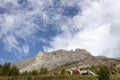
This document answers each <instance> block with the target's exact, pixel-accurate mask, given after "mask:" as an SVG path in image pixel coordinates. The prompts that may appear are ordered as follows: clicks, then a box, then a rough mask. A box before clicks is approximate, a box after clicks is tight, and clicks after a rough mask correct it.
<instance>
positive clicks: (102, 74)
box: [98, 66, 110, 80]
mask: <svg viewBox="0 0 120 80" xmlns="http://www.w3.org/2000/svg"><path fill="white" fill-rule="evenodd" d="M109 78H110V71H109V68H108V67H105V66H103V67H101V68H100V70H99V72H98V79H99V80H109Z"/></svg>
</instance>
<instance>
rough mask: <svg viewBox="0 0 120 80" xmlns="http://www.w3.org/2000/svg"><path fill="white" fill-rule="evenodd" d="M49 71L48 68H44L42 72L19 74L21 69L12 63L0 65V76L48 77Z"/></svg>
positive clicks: (34, 71)
mask: <svg viewBox="0 0 120 80" xmlns="http://www.w3.org/2000/svg"><path fill="white" fill-rule="evenodd" d="M48 73H49V71H48V69H47V68H44V67H42V68H41V69H40V70H33V71H29V72H28V71H25V72H23V73H20V72H19V69H18V68H17V67H16V66H15V65H12V64H11V63H5V64H3V65H0V76H26V75H46V74H48Z"/></svg>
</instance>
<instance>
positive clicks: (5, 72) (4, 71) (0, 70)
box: [0, 63, 19, 76]
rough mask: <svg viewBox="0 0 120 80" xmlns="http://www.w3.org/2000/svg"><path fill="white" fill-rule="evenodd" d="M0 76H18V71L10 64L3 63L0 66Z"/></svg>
mask: <svg viewBox="0 0 120 80" xmlns="http://www.w3.org/2000/svg"><path fill="white" fill-rule="evenodd" d="M0 76H19V69H18V68H17V67H16V66H14V65H11V63H5V64H4V65H0Z"/></svg>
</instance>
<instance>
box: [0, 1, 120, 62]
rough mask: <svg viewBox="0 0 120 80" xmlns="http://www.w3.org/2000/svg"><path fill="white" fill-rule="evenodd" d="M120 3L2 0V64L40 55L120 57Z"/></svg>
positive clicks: (0, 35)
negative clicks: (79, 52) (74, 52)
mask: <svg viewBox="0 0 120 80" xmlns="http://www.w3.org/2000/svg"><path fill="white" fill-rule="evenodd" d="M119 13H120V0H0V63H1V64H3V63H5V62H12V63H16V62H18V61H20V60H24V59H26V58H32V57H34V56H36V55H37V53H38V52H39V51H42V52H49V51H54V50H58V49H65V50H71V49H73V50H74V49H76V48H81V49H86V50H88V51H89V52H91V54H92V55H94V56H98V55H103V56H108V57H114V58H116V57H120V14H119Z"/></svg>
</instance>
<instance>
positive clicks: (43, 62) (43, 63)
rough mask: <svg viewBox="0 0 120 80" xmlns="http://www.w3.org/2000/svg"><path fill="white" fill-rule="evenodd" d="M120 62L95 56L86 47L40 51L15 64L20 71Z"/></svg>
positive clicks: (119, 62) (119, 61)
mask: <svg viewBox="0 0 120 80" xmlns="http://www.w3.org/2000/svg"><path fill="white" fill-rule="evenodd" d="M109 64H120V60H118V59H113V58H107V57H98V56H97V57H95V56H92V55H91V53H90V52H88V51H87V50H85V49H76V50H74V51H73V50H71V51H66V50H62V49H61V50H57V51H52V52H45V53H42V52H39V53H38V54H37V56H35V57H34V58H31V59H26V60H23V61H20V62H18V63H16V64H15V65H16V66H17V67H18V68H19V69H20V72H24V71H32V70H39V69H40V68H41V67H47V68H48V69H49V70H52V69H55V68H57V67H66V66H67V68H70V67H75V66H80V67H89V66H92V65H95V66H97V65H109Z"/></svg>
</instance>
